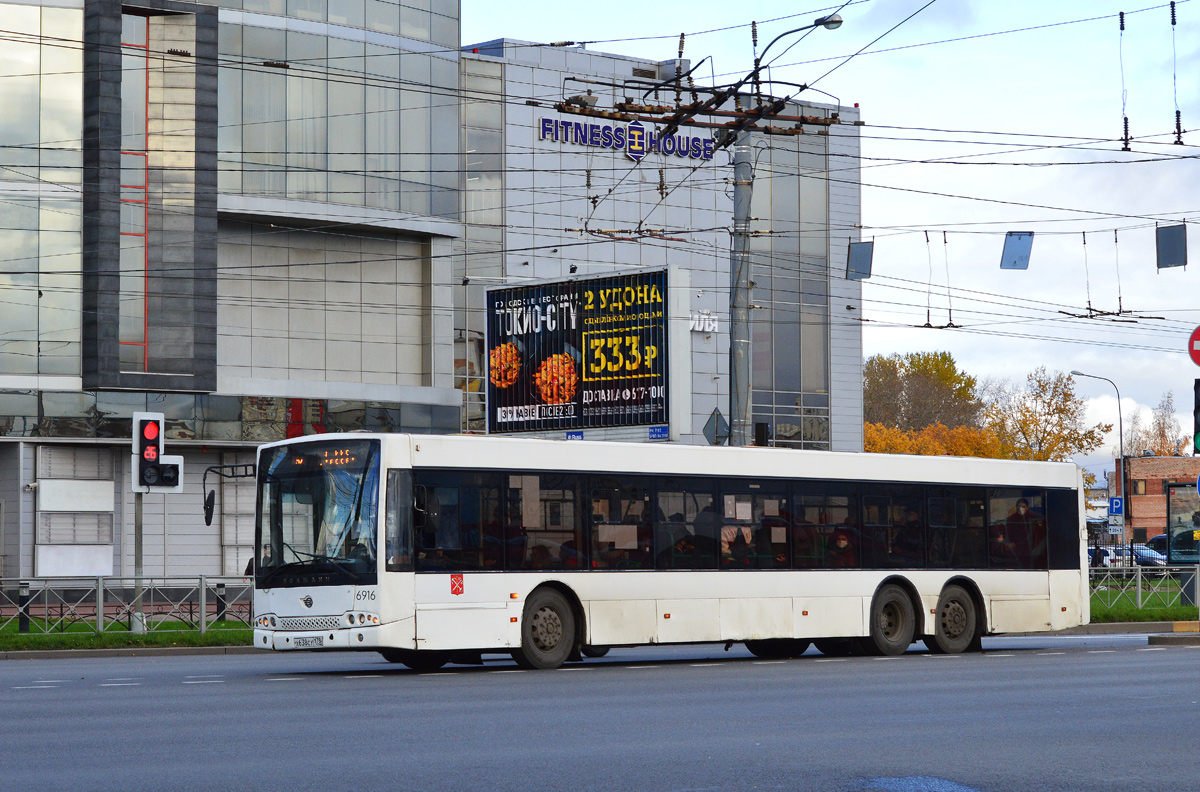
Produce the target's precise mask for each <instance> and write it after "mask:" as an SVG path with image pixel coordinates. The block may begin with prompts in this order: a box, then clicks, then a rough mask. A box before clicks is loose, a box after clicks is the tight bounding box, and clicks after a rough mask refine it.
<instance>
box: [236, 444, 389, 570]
mask: <svg viewBox="0 0 1200 792" xmlns="http://www.w3.org/2000/svg"><path fill="white" fill-rule="evenodd" d="M258 470H259V477H258V488H259V495H258V497H259V504H260V508H259V518H258V524H257V526H256V530H255V533H256V542H255V545H256V552H255V586H256V587H257V588H273V587H287V586H310V585H346V584H359V585H370V584H374V583H376V581H377V566H376V552H375V536H376V530H375V529H376V521H377V515H378V511H379V509H378V503H379V441H377V440H332V441H328V442H320V441H318V442H314V443H307V444H305V445H296V446H281V447H278V448H272V449H269V450H268V451H264V452H263V458H262V459H261V460H260V462H259V468H258Z"/></svg>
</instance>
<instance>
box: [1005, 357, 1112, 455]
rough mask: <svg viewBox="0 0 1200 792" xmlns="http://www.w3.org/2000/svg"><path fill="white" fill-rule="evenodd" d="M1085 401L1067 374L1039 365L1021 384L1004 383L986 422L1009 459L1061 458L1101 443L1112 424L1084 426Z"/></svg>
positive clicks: (1079, 452)
mask: <svg viewBox="0 0 1200 792" xmlns="http://www.w3.org/2000/svg"><path fill="white" fill-rule="evenodd" d="M1083 415H1084V401H1083V399H1082V398H1080V397H1079V396H1078V395H1077V394H1076V393H1075V381H1074V380H1073V379H1072V378H1071V376H1070V375H1069V374H1065V373H1063V372H1061V371H1056V372H1054V373H1053V374H1051V373H1049V372H1047V371H1046V367H1045V366H1039V367H1038V368H1036V369H1034V370H1033V371H1032V372H1030V373H1029V375H1028V376H1026V378H1025V386H1024V387H1018V388H1002V389H999V390H998V393H997V396H996V398H995V399H994V400H993V401H991V402H990V403H989V404H988V406H987V408H986V410H985V411H984V423H985V426H986V428H988V429H990V430H991V431H992V432H993V433H994V434H995V435H996V436H997V437H998V438H1000V442H1001V444H1002V445H1003V447H1004V454H1003V455H1004V456H1005V457H1007V458H1009V459H1029V460H1039V461H1055V462H1065V461H1067V460H1069V459H1070V458H1071V457H1072V456H1073V455H1075V454H1085V453H1087V452H1089V451H1093V450H1095V449H1097V448H1099V447H1100V446H1101V445H1102V444H1103V442H1104V435H1105V434H1107V433H1108V432H1109V431H1111V430H1112V424H1104V423H1099V424H1096V425H1095V426H1085V425H1084V421H1083Z"/></svg>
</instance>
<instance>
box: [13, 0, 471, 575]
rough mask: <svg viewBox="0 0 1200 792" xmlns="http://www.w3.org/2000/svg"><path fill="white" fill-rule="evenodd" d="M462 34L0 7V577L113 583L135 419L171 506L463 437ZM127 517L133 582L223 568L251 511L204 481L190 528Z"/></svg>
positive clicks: (422, 10) (421, 11)
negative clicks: (337, 455) (287, 460)
mask: <svg viewBox="0 0 1200 792" xmlns="http://www.w3.org/2000/svg"><path fill="white" fill-rule="evenodd" d="M458 13H459V8H458V2H457V0H404V1H403V2H396V0H213V1H212V2H206V1H202V2H179V1H178V0H138V2H137V3H129V4H123V3H121V2H120V1H119V0H20V1H19V2H4V1H3V0H0V20H2V23H0V26H2V27H3V28H4V29H5V31H6V33H7V40H6V42H5V46H4V47H2V48H0V108H3V110H4V112H3V113H2V114H0V577H5V576H13V575H23V576H38V575H59V574H68V573H70V574H75V573H79V574H86V575H93V574H118V575H119V574H124V573H129V572H131V569H132V566H131V565H132V556H131V550H132V539H131V537H130V536H126V535H125V533H126V527H125V526H126V523H128V520H127V519H126V518H127V517H128V516H129V514H130V513H131V505H130V503H128V502H127V501H129V499H130V498H131V494H130V488H129V482H128V476H129V468H128V466H127V465H126V464H124V463H123V459H122V455H123V454H124V453H126V452H125V448H127V446H128V442H129V440H128V437H129V434H130V431H131V427H130V422H131V416H132V414H133V412H135V411H151V412H162V413H163V414H164V416H165V418H166V422H167V430H166V439H167V443H168V449H169V452H170V453H179V454H182V455H183V456H184V461H185V467H184V471H185V472H184V485H185V491H187V492H188V493H193V492H194V491H196V490H197V489H198V487H199V485H200V478H201V476H202V474H203V472H204V470H205V468H206V467H207V466H209V465H212V464H221V463H232V462H238V463H241V462H246V461H250V459H252V453H253V449H254V448H255V447H256V446H257V445H258V444H260V443H263V442H269V441H273V440H280V439H284V438H287V437H296V436H300V435H306V434H319V433H324V432H336V431H353V430H366V431H385V432H410V433H416V434H422V433H434V432H437V433H446V432H456V431H459V429H460V428H461V425H462V418H461V415H462V408H461V404H462V397H461V393H460V391H457V390H455V389H454V387H453V384H454V382H453V376H454V322H453V315H452V312H453V297H452V295H451V293H450V288H449V285H448V284H449V282H450V280H451V257H452V254H453V250H452V244H453V243H454V241H456V240H459V239H461V237H462V228H461V225H460V213H461V210H462V206H461V202H460V193H461V190H462V187H463V178H462V173H461V171H462V165H461V164H460V155H461V150H462V149H461V147H460V144H461V141H460V139H459V136H458V130H459V129H460V127H461V123H460V119H461V113H462V107H461V104H460V98H459V97H460V94H459V86H460V73H459V47H458V44H459V23H458ZM45 478H56V479H65V480H68V481H70V480H87V481H91V482H93V483H92V484H90V485H89V486H92V487H93V488H94V487H95V484H94V482H95V481H96V480H98V479H99V480H104V481H110V482H111V485H112V487H113V493H114V502H113V506H112V509H111V510H110V511H107V512H105V513H104V514H100V515H96V514H89V513H84V512H78V513H77V512H74V511H72V509H73V507H72V506H71V504H69V503H68V504H61V503H60V504H57V505H55V504H46V503H42V502H41V501H40V500H39V499H38V498H37V497H35V496H34V495H32V494H31V493H33V492H34V491H35V490H34V489H33V488H29V489H26V487H27V486H28V485H30V484H36V482H37V481H38V480H40V479H45ZM210 481H211V479H210ZM51 489H52V488H51ZM69 489H70V488H69V487H68V490H69ZM146 498H147V499H148V500H147V523H146V524H147V531H148V534H147V553H148V560H147V574H150V575H154V574H167V573H170V572H174V573H181V572H183V573H188V574H194V573H196V572H206V573H208V574H237V573H240V572H241V571H242V569H243V568H244V564H245V559H246V558H247V557H248V556H249V554H250V550H251V548H250V546H249V545H250V542H251V541H252V539H251V536H252V520H251V521H249V522H247V521H246V512H247V510H249V513H250V514H252V513H253V497H252V494H251V495H249V496H247V495H246V493H241V494H239V492H238V490H237V487H236V486H234V485H232V484H229V485H228V486H226V485H224V484H223V485H222V489H221V494H220V496H219V502H220V506H219V507H218V509H217V515H218V516H217V521H216V523H215V524H214V526H213V527H211V528H210V527H208V526H205V525H204V524H203V521H202V520H199V518H198V517H197V514H198V512H196V510H195V509H190V508H189V507H186V506H182V505H176V506H172V505H171V504H170V503H169V502H168V499H166V498H164V496H161V495H147V496H146ZM188 501H189V502H190V501H191V499H190V498H189V499H188ZM181 502H182V501H176V503H181ZM197 502H198V501H197ZM97 520H99V523H97ZM93 523H95V524H100V523H103V524H105V525H107V526H109V528H108V529H107V530H103V531H98V532H95V531H94V532H92V533H91V534H86V536H90V537H91V538H90V539H86V540H85V539H81V538H80V537H82V536H84V535H85V534H80V533H79V532H77V531H76V532H72V531H68V530H65V529H64V528H63V526H69V525H82V524H88V525H91V524H93ZM217 523H219V524H220V525H221V526H222V527H220V528H219V529H218V528H217V527H216V524H217ZM247 525H249V526H251V527H250V528H249V529H247V528H246V526H247ZM85 533H86V532H85ZM70 536H74V537H75V539H74V540H68V539H64V537H70ZM72 542H74V544H72ZM76 545H78V546H76ZM156 558H157V559H158V560H154V559H156ZM56 559H57V560H56ZM64 559H66V560H64ZM70 559H75V560H74V561H72V560H70ZM80 559H83V560H80ZM64 564H65V566H64ZM73 565H74V566H73Z"/></svg>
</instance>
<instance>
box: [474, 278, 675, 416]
mask: <svg viewBox="0 0 1200 792" xmlns="http://www.w3.org/2000/svg"><path fill="white" fill-rule="evenodd" d="M666 297H667V271H666V270H665V269H664V270H656V271H653V272H639V273H635V274H626V275H614V276H609V277H601V278H589V279H586V280H570V281H556V282H552V283H542V284H538V285H536V286H521V287H515V288H502V289H493V290H491V291H489V292H488V297H487V317H488V320H487V321H488V324H487V348H488V431H489V432H492V433H504V432H530V431H540V430H548V429H582V428H600V427H611V426H640V425H644V424H662V423H666V421H667V321H666V305H667V301H666Z"/></svg>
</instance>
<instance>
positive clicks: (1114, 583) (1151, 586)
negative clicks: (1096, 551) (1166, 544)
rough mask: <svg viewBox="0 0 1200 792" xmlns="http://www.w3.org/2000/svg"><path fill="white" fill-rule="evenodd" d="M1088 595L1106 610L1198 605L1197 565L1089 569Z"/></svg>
mask: <svg viewBox="0 0 1200 792" xmlns="http://www.w3.org/2000/svg"><path fill="white" fill-rule="evenodd" d="M1090 577H1091V591H1092V596H1093V597H1095V598H1096V599H1097V600H1099V601H1100V602H1101V603H1103V604H1104V605H1105V606H1106V607H1109V608H1111V607H1113V606H1114V605H1132V606H1133V607H1135V608H1138V609H1139V610H1140V609H1142V608H1168V607H1171V606H1174V605H1195V604H1196V603H1197V602H1200V566H1194V565H1189V566H1112V567H1095V568H1092V569H1091V570H1090Z"/></svg>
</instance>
